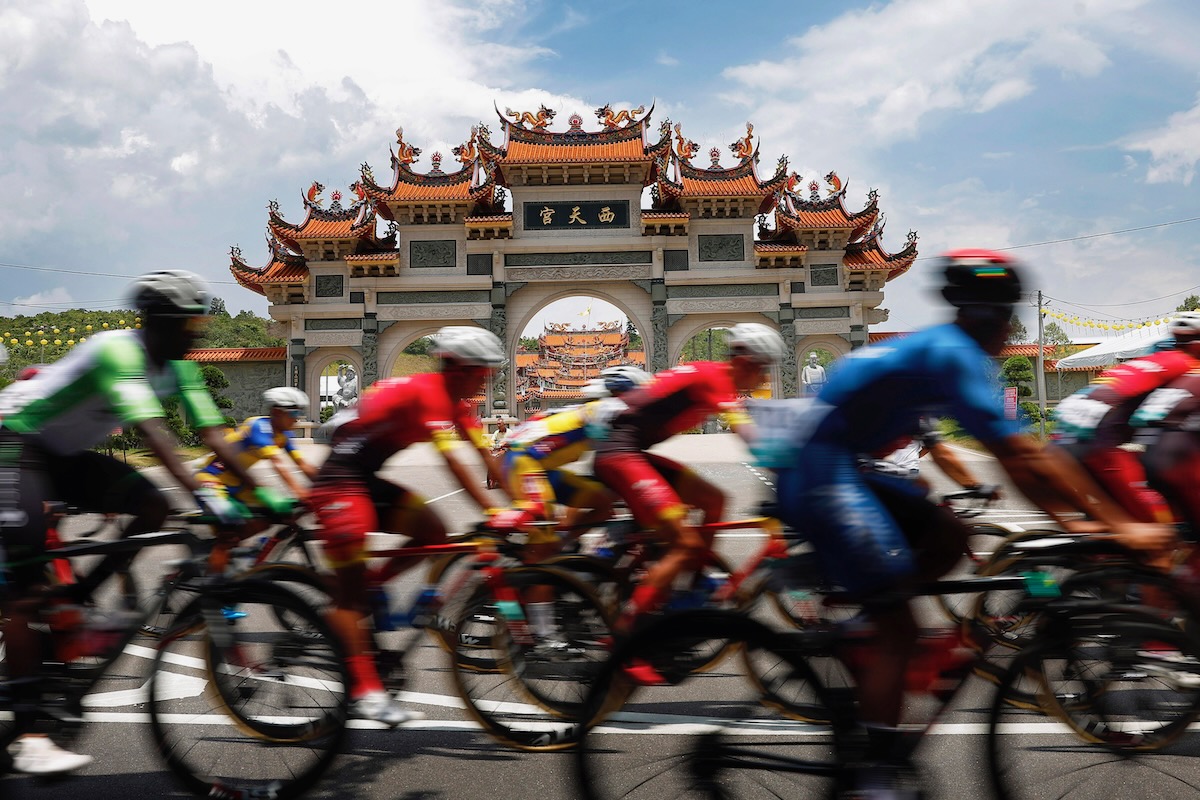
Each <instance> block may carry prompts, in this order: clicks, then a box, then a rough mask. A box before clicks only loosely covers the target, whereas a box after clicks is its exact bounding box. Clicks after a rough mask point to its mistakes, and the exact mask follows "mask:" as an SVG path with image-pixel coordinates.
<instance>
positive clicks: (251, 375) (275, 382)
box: [213, 361, 287, 422]
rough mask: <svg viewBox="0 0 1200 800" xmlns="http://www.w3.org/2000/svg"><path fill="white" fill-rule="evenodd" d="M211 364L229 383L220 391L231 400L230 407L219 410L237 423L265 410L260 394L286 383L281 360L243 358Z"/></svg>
mask: <svg viewBox="0 0 1200 800" xmlns="http://www.w3.org/2000/svg"><path fill="white" fill-rule="evenodd" d="M213 366H215V367H218V368H219V369H220V370H221V372H223V373H224V374H225V377H226V378H227V379H228V380H229V386H227V387H226V388H224V389H222V390H221V394H222V395H224V396H225V397H228V398H229V399H230V400H232V401H233V408H226V409H222V410H221V413H222V414H224V415H225V416H227V417H232V418H233V419H235V420H236V421H238V422H241V421H242V420H244V419H245V418H246V417H255V416H259V415H261V414H263V413H265V411H266V409H264V408H263V400H262V393H263V392H265V391H266V390H267V389H270V388H272V387H275V386H282V385H284V384H285V383H287V375H286V374H285V371H284V362H282V361H245V362H240V363H238V362H233V363H222V364H214V365H213Z"/></svg>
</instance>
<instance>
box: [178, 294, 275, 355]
mask: <svg viewBox="0 0 1200 800" xmlns="http://www.w3.org/2000/svg"><path fill="white" fill-rule="evenodd" d="M219 300H220V298H213V303H214V305H215V304H216V303H217V302H218V301H219ZM221 310H222V313H216V314H214V315H213V316H212V317H210V318H209V321H208V325H207V326H206V327H205V329H204V335H203V336H201V337H200V340H199V341H198V342H197V343H196V346H197V347H278V346H279V345H281V344H284V341H283V339H281V338H279V337H278V336H272V335H271V334H270V332H269V331H268V330H267V326H268V325H269V324H270V320H268V319H265V318H263V317H260V316H257V315H256V314H254V313H253V312H251V311H239V312H238V313H237V316H234V317H231V316H229V314H228V313H227V312H224V304H223V303H222V304H221Z"/></svg>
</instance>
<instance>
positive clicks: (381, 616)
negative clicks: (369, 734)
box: [370, 586, 396, 631]
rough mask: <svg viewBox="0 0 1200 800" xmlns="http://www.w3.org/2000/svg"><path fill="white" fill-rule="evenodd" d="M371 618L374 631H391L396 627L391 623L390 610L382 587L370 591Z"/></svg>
mask: <svg viewBox="0 0 1200 800" xmlns="http://www.w3.org/2000/svg"><path fill="white" fill-rule="evenodd" d="M370 601H371V617H372V618H373V620H374V622H375V630H377V631H392V630H395V629H396V626H395V625H394V624H393V623H392V613H391V609H389V608H388V595H387V592H385V591H384V590H383V587H382V586H376V587H374V588H373V589H371V591H370Z"/></svg>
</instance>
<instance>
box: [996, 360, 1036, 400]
mask: <svg viewBox="0 0 1200 800" xmlns="http://www.w3.org/2000/svg"><path fill="white" fill-rule="evenodd" d="M1000 377H1001V378H1002V379H1003V380H1004V385H1005V386H1015V387H1017V397H1032V396H1033V389H1032V388H1030V386H1029V384H1031V383H1033V364H1032V363H1030V361H1029V359H1028V358H1026V357H1025V356H1013V357H1012V358H1010V359H1008V360H1006V361H1005V362H1004V365H1003V366H1001V367H1000Z"/></svg>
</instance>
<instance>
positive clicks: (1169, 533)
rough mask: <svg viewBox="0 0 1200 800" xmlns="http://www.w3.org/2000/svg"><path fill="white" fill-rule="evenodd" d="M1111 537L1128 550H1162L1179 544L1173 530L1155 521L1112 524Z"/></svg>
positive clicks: (1170, 548)
mask: <svg viewBox="0 0 1200 800" xmlns="http://www.w3.org/2000/svg"><path fill="white" fill-rule="evenodd" d="M1112 538H1114V539H1116V540H1117V541H1118V542H1120V543H1121V544H1122V545H1124V546H1125V547H1128V548H1129V549H1130V550H1141V551H1147V552H1162V551H1164V550H1172V549H1174V548H1175V547H1177V546H1178V545H1179V539H1178V537H1176V535H1175V530H1174V529H1173V528H1172V527H1171V526H1170V525H1162V524H1160V523H1157V522H1126V523H1122V524H1120V525H1114V526H1112Z"/></svg>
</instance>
